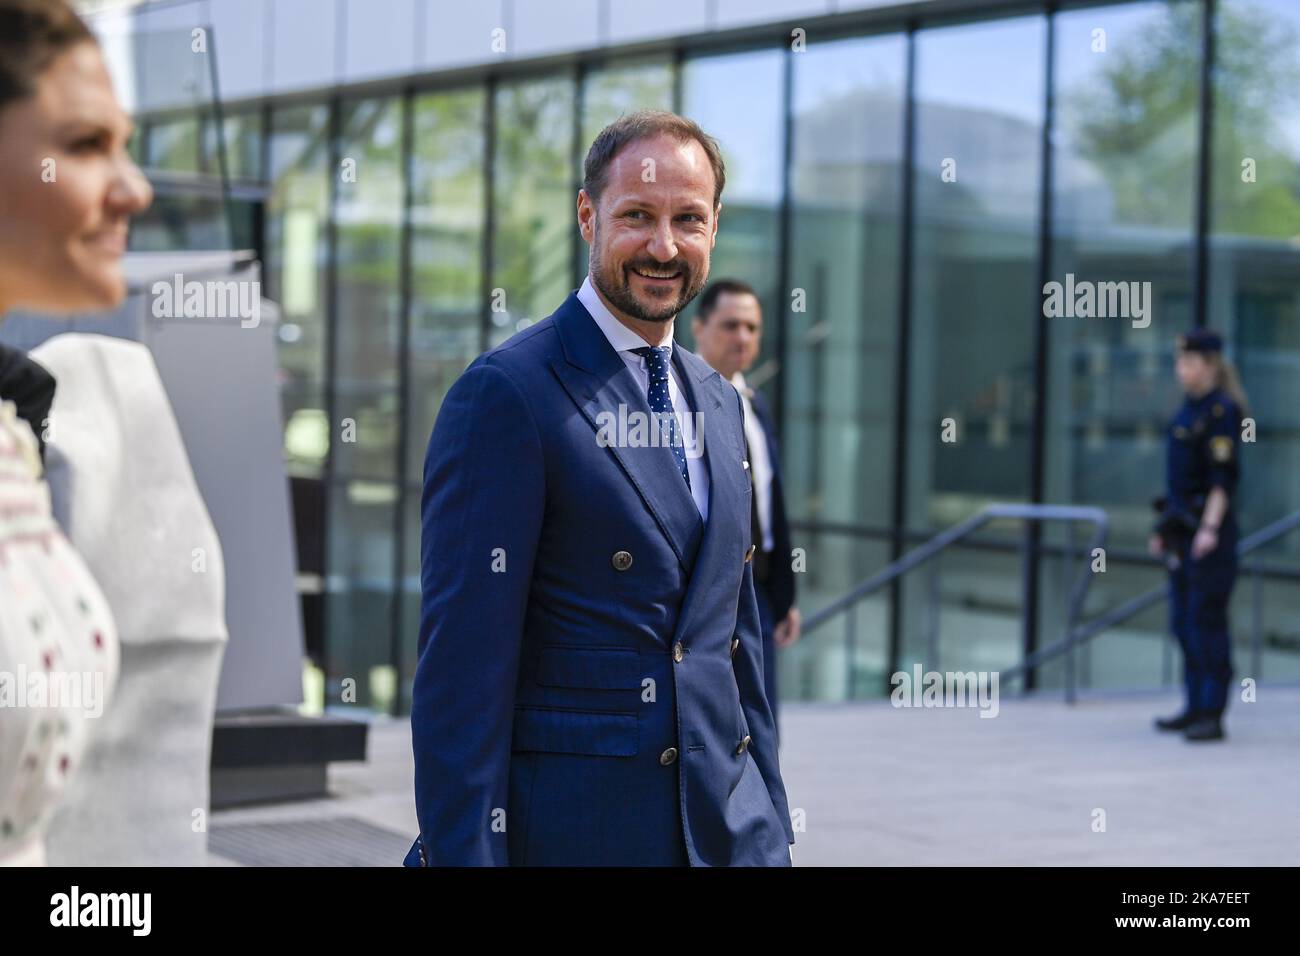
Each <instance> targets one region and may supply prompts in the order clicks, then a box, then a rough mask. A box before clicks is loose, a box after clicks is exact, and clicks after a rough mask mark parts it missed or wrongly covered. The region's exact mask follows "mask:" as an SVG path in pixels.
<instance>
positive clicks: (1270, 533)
mask: <svg viewBox="0 0 1300 956" xmlns="http://www.w3.org/2000/svg"><path fill="white" fill-rule="evenodd" d="M1297 528H1300V511H1294V512H1292V513H1291V514H1289V515H1286V516H1285V517H1282V518H1278V519H1277V520H1276V521H1272V522H1270V523H1269V524H1266V525H1265V526H1264V527H1262V528H1260V529H1259V530H1258V531H1254V532H1252V533H1250V534H1248V535H1246V536H1245V537H1244V538H1242V539H1241V540H1240V541H1239V542H1238V543H1237V558H1238V560H1240V559H1241V558H1244V557H1246V555H1248V554H1250V553H1251V552H1252V551H1257V550H1259V549H1260V548H1262V547H1264V545H1266V544H1272V543H1273V542H1274V541H1276V540H1277V539H1278V538H1281V537H1283V536H1284V535H1287V534H1290V533H1291V532H1292V531H1295V530H1296V529H1297ZM1250 573H1251V575H1252V577H1253V580H1254V585H1255V587H1254V606H1253V609H1252V617H1253V621H1254V627H1253V628H1252V632H1251V640H1250V645H1251V647H1250V652H1251V665H1252V669H1251V673H1253V674H1259V673H1260V666H1259V665H1260V654H1261V649H1260V639H1261V632H1262V631H1263V617H1264V606H1263V600H1264V598H1263V582H1262V580H1261V577H1260V571H1259V565H1258V563H1254V565H1253V566H1252V568H1251V570H1250ZM1168 597H1169V582H1165V583H1164V584H1161V585H1158V586H1156V587H1154V588H1152V589H1151V590H1149V591H1147V592H1145V593H1143V594H1139V595H1138V596H1137V597H1134V598H1130V599H1129V600H1127V601H1125V602H1124V603H1123V604H1118V605H1116V606H1115V607H1113V608H1111V609H1110V610H1109V611H1106V612H1104V613H1102V614H1098V615H1097V616H1096V617H1094V618H1093V619H1092V620H1090V621H1088V622H1087V623H1086V624H1082V625H1080V626H1078V627H1073V628H1070V629H1068V630H1067V633H1066V637H1065V638H1064V640H1063V641H1058V642H1057V643H1056V644H1055V645H1050V646H1048V647H1044V648H1041V649H1040V650H1038V651H1036V652H1035V653H1034V654H1032V655H1030V656H1029V657H1028V658H1026V660H1025V661H1024V662H1023V663H1022V664H1021V665H1019V666H1020V667H1026V666H1028V667H1033V666H1036V665H1037V664H1041V663H1042V662H1043V661H1045V660H1047V659H1048V658H1050V657H1052V656H1054V655H1055V654H1057V653H1065V652H1067V651H1070V652H1072V651H1073V650H1074V648H1076V647H1078V646H1079V645H1081V644H1083V643H1085V642H1086V641H1090V640H1092V639H1093V638H1094V637H1096V636H1097V635H1098V634H1100V633H1101V632H1102V631H1105V630H1108V629H1109V628H1112V627H1114V626H1115V625H1117V624H1120V623H1123V622H1124V621H1127V620H1128V619H1129V618H1131V617H1133V616H1134V615H1135V614H1140V613H1141V612H1142V611H1145V610H1146V609H1147V608H1149V607H1151V606H1152V605H1153V604H1156V603H1157V602H1159V601H1162V600H1166V599H1167V598H1168ZM1169 647H1170V644H1169V642H1166V643H1165V653H1166V661H1165V671H1166V673H1167V672H1168V660H1167V657H1168V652H1169ZM1010 676H1014V674H1012V675H1010ZM1067 697H1068V699H1069V700H1071V701H1073V689H1072V688H1070V689H1067Z"/></svg>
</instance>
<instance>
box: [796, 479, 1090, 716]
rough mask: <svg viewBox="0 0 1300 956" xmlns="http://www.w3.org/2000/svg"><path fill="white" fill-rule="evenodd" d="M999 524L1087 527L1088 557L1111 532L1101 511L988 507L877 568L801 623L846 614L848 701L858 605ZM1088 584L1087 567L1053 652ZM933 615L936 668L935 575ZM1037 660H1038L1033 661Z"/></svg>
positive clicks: (811, 624) (1071, 625) (1069, 668)
mask: <svg viewBox="0 0 1300 956" xmlns="http://www.w3.org/2000/svg"><path fill="white" fill-rule="evenodd" d="M1003 519H1015V520H1021V521H1064V522H1067V523H1070V524H1073V523H1074V522H1077V521H1087V522H1090V523H1091V524H1093V525H1094V526H1095V528H1096V530H1095V531H1094V532H1093V537H1092V542H1091V547H1089V549H1088V553H1091V552H1092V551H1093V550H1094V549H1096V548H1100V547H1102V546H1103V545H1104V544H1105V541H1106V532H1107V529H1108V527H1109V519H1108V518H1107V516H1106V512H1105V511H1103V510H1102V509H1100V508H1094V507H1083V506H1076V505H1030V504H999V505H989V506H987V507H985V508H984V509H983V510H981V511H980V512H979V513H978V514H975V515H972V516H971V517H969V518H967V519H965V520H964V521H961V522H958V523H957V524H955V525H953V526H952V527H951V528H949V529H948V530H946V531H941V532H940V533H939V534H937V535H935V536H934V537H933V538H931V539H930V540H929V541H927V542H925V543H924V544H922V545H920V546H918V547H916V548H913V549H912V550H911V551H909V552H908V553H907V554H905V555H903V556H902V557H901V558H899V559H898V560H897V561H893V562H891V563H890V564H888V565H886V566H885V567H883V568H881V569H880V570H879V571H877V572H876V573H875V574H873V575H872V576H871V577H869V578H867V579H866V580H865V581H863V582H862V583H861V584H859V585H858V586H857V587H855V588H853V589H852V590H850V591H848V592H846V593H845V594H843V595H842V596H840V597H838V598H836V599H835V600H834V601H832V602H831V603H830V604H828V605H826V606H825V607H823V608H821V609H820V610H818V611H817V612H816V613H814V614H811V615H809V617H808V619H807V620H806V621H805V622H804V626H803V631H804V633H805V634H807V633H810V632H812V631H814V630H816V629H817V628H818V627H820V626H821V625H823V624H825V623H826V622H827V621H828V620H830V619H831V618H832V617H834V616H835V615H837V614H840V613H843V612H848V613H846V614H845V619H844V620H845V651H846V653H847V654H848V658H849V668H848V681H849V690H850V694H849V696H850V697H851V696H852V686H853V655H854V651H855V646H856V643H857V635H856V629H855V621H854V614H853V613H852V608H853V607H854V606H855V605H857V604H858V603H859V602H861V601H862V600H864V599H865V598H867V597H870V596H871V595H872V594H874V593H876V592H877V591H879V590H880V589H881V588H883V587H884V586H885V585H886V584H889V583H890V582H891V581H893V580H894V579H895V578H898V577H900V576H901V575H903V574H906V573H907V572H908V571H911V570H912V569H913V568H916V567H919V566H920V565H922V564H924V563H926V562H927V561H929V560H931V559H932V558H934V557H936V556H937V555H938V554H939V553H940V552H942V551H943V550H944V549H946V548H948V547H951V546H952V545H954V544H956V543H957V542H959V541H961V540H962V539H963V538H966V537H968V536H969V535H971V534H973V533H974V532H976V531H978V530H979V529H980V528H982V527H984V525H986V524H988V523H989V522H990V521H998V520H1003ZM1091 582H1092V573H1091V571H1090V570H1089V566H1088V565H1087V563H1086V562H1085V564H1084V567H1083V569H1082V570H1081V571H1080V573H1079V576H1078V577H1077V578H1076V579H1075V582H1074V585H1073V587H1072V588H1071V589H1070V598H1069V605H1068V607H1067V610H1066V637H1065V638H1064V639H1063V640H1062V641H1058V642H1057V644H1056V645H1054V646H1055V647H1069V646H1070V645H1069V644H1068V642H1069V639H1070V636H1071V635H1072V634H1073V633H1074V631H1075V630H1076V623H1077V621H1078V617H1079V612H1080V610H1081V609H1082V607H1083V600H1084V598H1085V597H1086V596H1087V593H1088V587H1089V585H1090V584H1091ZM930 586H931V609H930V614H929V619H928V621H927V628H926V630H927V640H926V644H927V648H928V654H927V656H928V658H929V661H928V663H929V666H931V667H934V666H936V665H937V660H938V633H939V601H938V590H939V573H938V571H937V570H936V571H935V572H934V574H933V577H932V578H931V584H930ZM1033 656H1035V657H1036V656H1037V655H1033ZM1026 669H1027V668H1026V667H1025V665H1023V664H1022V665H1020V666H1019V667H1017V668H1016V672H1017V673H1019V672H1021V671H1023V670H1026ZM1073 670H1074V657H1073V654H1069V655H1068V656H1067V657H1066V672H1067V682H1068V684H1069V687H1070V689H1069V691H1068V695H1069V699H1070V700H1073V680H1074V673H1073Z"/></svg>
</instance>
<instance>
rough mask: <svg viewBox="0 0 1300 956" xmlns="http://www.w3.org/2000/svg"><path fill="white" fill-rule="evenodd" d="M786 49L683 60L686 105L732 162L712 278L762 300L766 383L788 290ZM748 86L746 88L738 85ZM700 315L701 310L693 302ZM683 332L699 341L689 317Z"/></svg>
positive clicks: (761, 372) (758, 375)
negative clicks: (783, 247) (741, 285)
mask: <svg viewBox="0 0 1300 956" xmlns="http://www.w3.org/2000/svg"><path fill="white" fill-rule="evenodd" d="M783 56H784V54H783V51H781V50H779V49H778V50H759V51H756V52H750V53H738V54H729V55H726V56H711V57H702V58H700V59H695V60H690V61H688V62H687V63H686V64H685V65H684V66H683V67H682V69H683V74H682V112H683V114H684V115H685V116H688V117H690V118H691V119H693V120H695V122H697V123H699V124H700V126H701V128H703V130H704V132H706V133H708V134H709V135H710V136H712V137H713V138H714V139H716V140H717V141H718V145H719V146H721V148H722V158H723V160H724V161H725V162H726V164H727V182H726V188H725V189H724V190H723V192H722V213H721V215H720V216H719V219H718V241H717V245H715V246H714V248H713V255H712V258H711V262H710V265H709V278H710V279H711V280H715V279H722V278H731V279H740V280H742V281H744V282H748V283H749V284H750V285H752V286H753V287H754V289H755V290H756V291H757V292H758V295H759V299H760V300H761V301H762V303H763V316H764V320H765V325H766V327H767V329H768V334H767V336H766V337H765V338H764V340H763V349H762V351H761V352H760V353H759V356H758V359H757V360H756V361H755V363H754V368H753V369H752V370H751V371H750V376H751V377H752V378H753V379H754V384H755V385H756V386H758V387H762V386H763V384H764V383H766V382H770V380H771V377H772V376H773V375H775V374H776V373H777V371H778V370H777V369H776V367H775V365H774V364H769V363H771V360H772V357H773V355H774V354H775V352H774V350H775V347H776V335H775V333H774V331H773V330H774V329H775V327H776V325H777V323H778V322H779V321H783V318H784V315H785V309H786V297H785V295H784V294H782V293H780V292H779V290H778V289H777V283H778V282H779V281H780V279H779V272H780V270H779V269H778V261H777V259H778V249H779V246H780V232H781V221H780V203H781V179H782V177H781V163H782V157H783V156H784V142H785V125H784V122H783V121H782V110H783V103H784V101H785V98H784V95H783V79H784V62H783ZM738 90H744V91H745V92H744V95H743V96H738V95H737V91H738ZM688 311H689V312H690V314H691V315H692V316H694V314H695V313H694V310H693V309H692V310H688ZM675 332H676V336H677V339H678V340H679V341H681V342H682V343H683V344H685V345H686V347H687V348H694V344H695V343H694V340H693V337H692V335H691V329H690V323H689V322H678V323H677V325H676V329H675Z"/></svg>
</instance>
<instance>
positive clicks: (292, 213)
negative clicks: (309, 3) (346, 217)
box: [266, 105, 331, 478]
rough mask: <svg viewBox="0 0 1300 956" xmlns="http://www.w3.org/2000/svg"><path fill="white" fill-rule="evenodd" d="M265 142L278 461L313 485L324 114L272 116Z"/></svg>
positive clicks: (319, 371)
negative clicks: (279, 416) (279, 408)
mask: <svg viewBox="0 0 1300 956" xmlns="http://www.w3.org/2000/svg"><path fill="white" fill-rule="evenodd" d="M270 137H271V169H270V171H269V173H270V195H269V197H268V200H267V215H266V282H267V292H268V294H269V296H270V297H271V298H272V299H274V300H275V301H276V302H277V303H278V304H279V306H280V310H281V322H280V326H279V329H278V334H279V339H280V342H279V358H280V382H281V394H282V396H283V405H284V416H285V435H284V450H285V459H286V461H287V462H288V465H289V470H290V472H291V473H293V474H300V475H304V476H306V477H316V478H319V477H321V472H322V469H323V466H324V462H325V456H326V454H327V452H328V451H329V440H330V433H331V429H330V427H329V424H328V422H327V421H326V409H325V305H326V294H327V290H326V276H327V272H326V259H327V251H328V250H327V247H326V232H327V229H326V226H327V223H328V216H329V189H330V183H329V175H330V174H329V168H328V166H329V161H330V160H329V110H328V108H327V107H326V106H324V105H313V106H295V107H287V108H285V109H277V110H275V111H274V112H273V113H272V114H271V130H270Z"/></svg>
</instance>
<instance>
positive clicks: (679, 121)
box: [582, 110, 727, 209]
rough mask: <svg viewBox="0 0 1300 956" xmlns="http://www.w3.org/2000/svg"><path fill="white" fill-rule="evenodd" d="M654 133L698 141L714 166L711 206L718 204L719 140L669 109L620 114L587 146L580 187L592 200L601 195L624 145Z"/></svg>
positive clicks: (721, 176) (722, 175) (722, 172)
mask: <svg viewBox="0 0 1300 956" xmlns="http://www.w3.org/2000/svg"><path fill="white" fill-rule="evenodd" d="M656 136H671V137H672V138H673V139H675V140H677V141H678V142H679V143H688V142H690V141H691V140H695V142H697V143H699V144H700V146H701V147H702V148H703V149H704V155H706V156H708V157H709V165H710V166H712V167H713V208H714V209H717V208H718V203H719V201H721V199H722V187H723V185H724V184H725V183H726V180H727V168H726V164H725V163H723V161H722V150H721V149H719V148H718V141H717V140H715V139H714V138H713V137H712V136H710V135H709V134H708V133H706V132H704V130H702V129H700V127H699V124H697V123H695V122H694V121H693V120H688V119H686V118H685V117H684V116H678V115H677V114H676V113H670V112H668V111H667V110H637V111H636V112H635V113H628V114H626V115H625V116H620V117H619V118H618V119H616V120H615V121H614V122H612V123H610V124H609V125H608V126H606V127H605V128H604V129H602V130H601V131H600V133H599V134H598V135H597V136H596V138H595V140H594V141H593V142H592V144H591V149H589V150H587V159H586V162H584V163H583V166H582V173H583V176H582V188H583V189H585V190H586V191H587V195H588V196H590V197H591V198H592V200H593V201H595V200H598V199H600V194H601V192H603V191H604V189H605V182H606V179H607V178H608V172H609V164H610V163H612V162H613V161H614V157H615V156H617V155H618V154H619V152H621V151H622V149H623V147H624V146H627V145H628V144H629V143H635V142H637V141H639V140H643V139H653V138H654V137H656Z"/></svg>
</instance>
